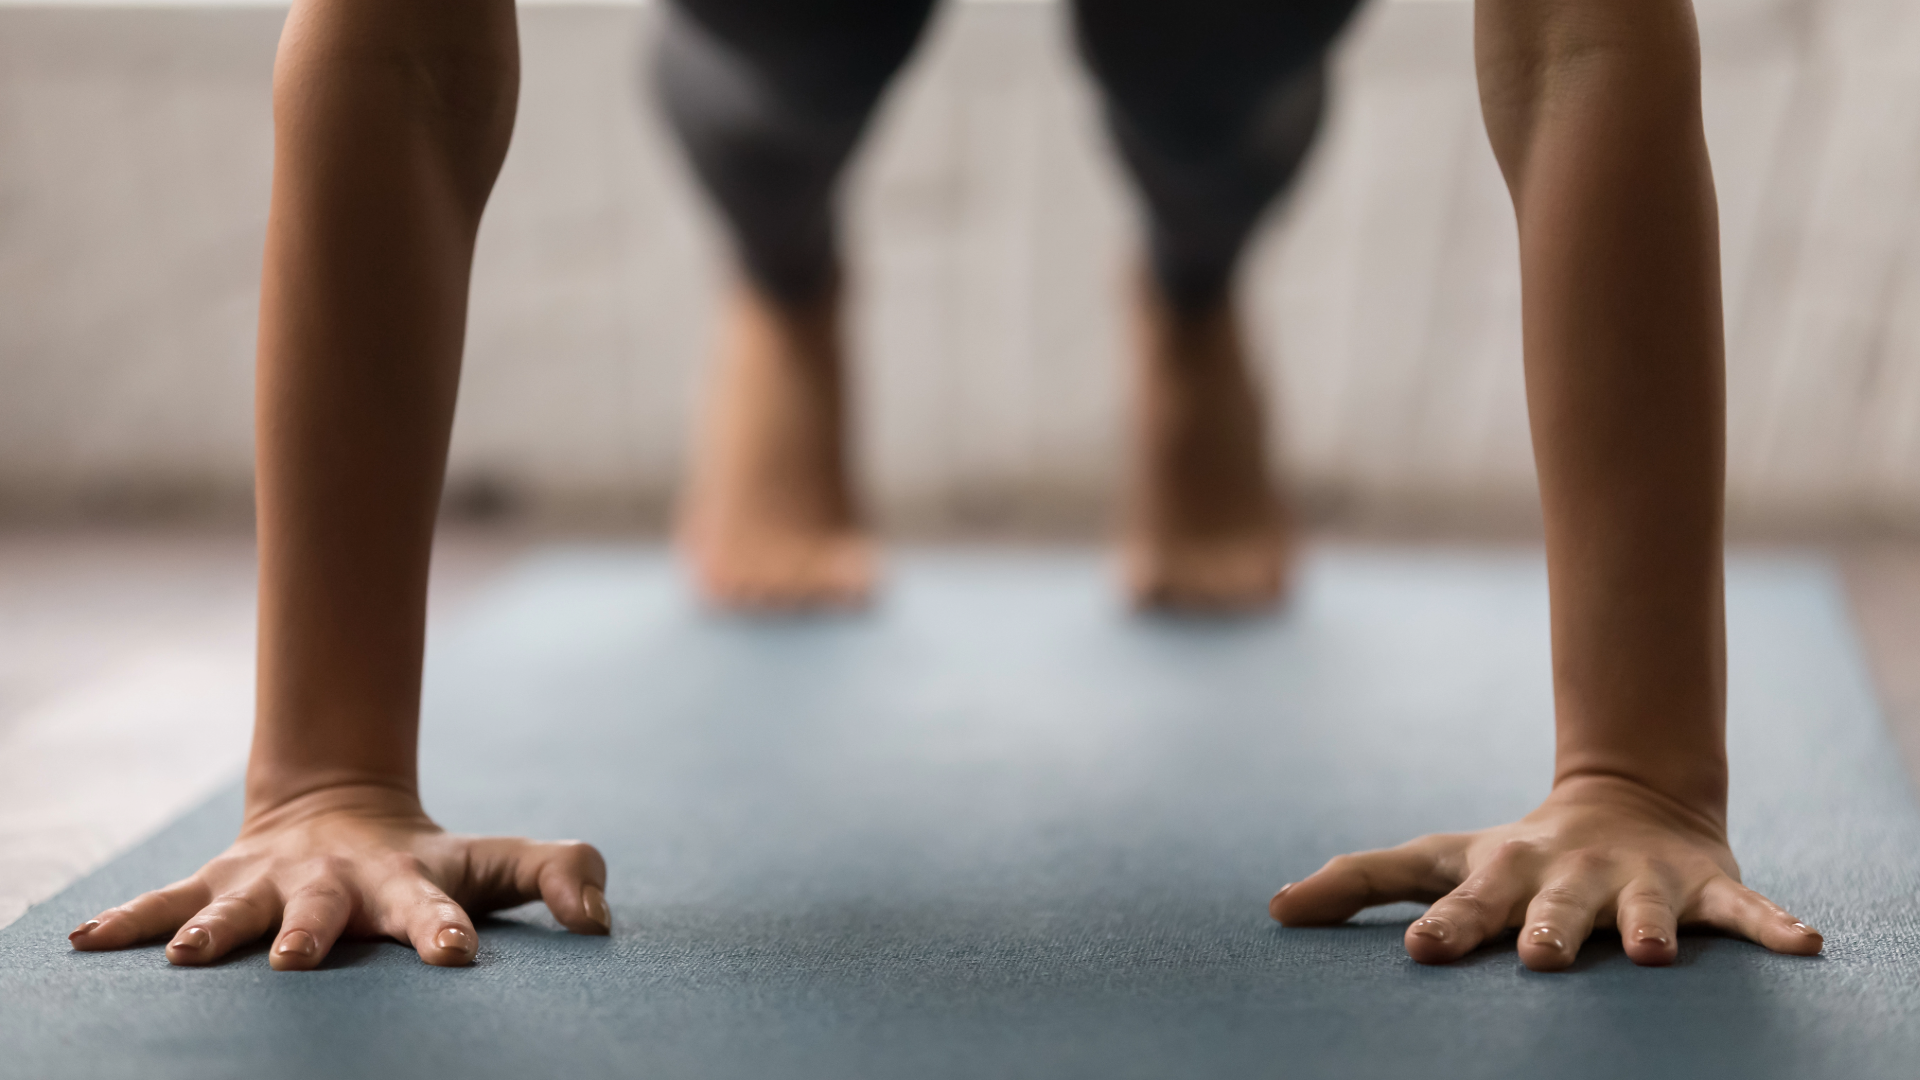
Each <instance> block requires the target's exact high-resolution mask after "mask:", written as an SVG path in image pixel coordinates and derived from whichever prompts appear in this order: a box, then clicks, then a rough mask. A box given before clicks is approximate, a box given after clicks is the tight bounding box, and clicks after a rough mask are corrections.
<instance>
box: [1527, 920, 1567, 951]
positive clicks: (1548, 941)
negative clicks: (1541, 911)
mask: <svg viewBox="0 0 1920 1080" xmlns="http://www.w3.org/2000/svg"><path fill="white" fill-rule="evenodd" d="M1529 936H1530V937H1532V939H1533V943H1534V944H1535V945H1545V946H1546V947H1547V948H1549V949H1552V950H1553V951H1555V952H1559V951H1561V950H1563V949H1565V948H1566V947H1567V943H1566V942H1564V941H1562V940H1560V936H1559V935H1558V934H1555V933H1554V932H1553V927H1551V926H1536V927H1534V928H1533V933H1532V934H1531V935H1529Z"/></svg>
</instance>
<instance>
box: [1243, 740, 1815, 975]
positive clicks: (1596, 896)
mask: <svg viewBox="0 0 1920 1080" xmlns="http://www.w3.org/2000/svg"><path fill="white" fill-rule="evenodd" d="M1403 900H1417V901H1420V902H1422V903H1429V902H1431V903H1432V905H1433V906H1432V907H1430V908H1428V909H1427V913H1426V916H1425V917H1424V918H1421V919H1418V920H1416V921H1415V922H1414V923H1413V925H1411V926H1409V927H1407V937H1406V945H1407V954H1408V955H1410V956H1412V957H1413V958H1414V959H1415V960H1418V961H1419V962H1421V963H1423V964H1445V963H1450V962H1452V961H1454V960H1458V959H1460V958H1461V957H1463V956H1465V955H1466V954H1467V953H1469V952H1472V951H1473V950H1474V949H1475V948H1477V947H1478V946H1479V945H1480V944H1481V943H1482V942H1484V941H1486V940H1487V939H1488V938H1490V937H1493V936H1495V935H1497V934H1499V933H1501V932H1502V931H1504V930H1507V929H1509V928H1512V927H1519V928H1521V929H1522V932H1521V935H1520V943H1519V949H1520V959H1521V961H1522V962H1523V963H1525V964H1526V965H1527V966H1528V967H1529V968H1532V969H1533V970H1535V971H1559V970H1560V969H1562V968H1565V967H1567V966H1568V965H1570V964H1572V963H1573V959H1574V957H1575V956H1576V955H1577V954H1578V953H1579V951H1580V944H1581V943H1582V942H1584V941H1585V940H1586V939H1587V935H1589V934H1591V933H1592V932H1593V928H1594V927H1595V926H1615V927H1618V928H1619V929H1620V937H1621V939H1622V942H1623V943H1624V945H1625V946H1626V950H1627V956H1628V957H1630V958H1631V959H1632V960H1633V962H1634V963H1636V964H1650V965H1661V964H1671V963H1673V960H1674V956H1675V955H1676V954H1677V953H1678V951H1679V946H1678V943H1677V940H1676V939H1677V937H1678V928H1679V927H1680V926H1693V925H1698V926H1710V927H1713V928H1715V929H1718V930H1723V931H1726V932H1727V933H1730V934H1737V935H1739V936H1741V937H1745V938H1748V939H1750V940H1752V941H1757V942H1759V943H1760V944H1762V945H1765V946H1766V947H1767V948H1769V949H1772V950H1773V951H1775V952H1781V953H1792V954H1794V955H1798V956H1811V955H1813V954H1814V953H1817V952H1819V951H1820V948H1821V945H1822V944H1823V941H1822V939H1821V937H1820V934H1819V932H1818V931H1815V930H1814V929H1813V928H1812V927H1809V926H1807V925H1806V924H1805V923H1803V922H1801V921H1799V920H1798V919H1796V918H1794V917H1793V916H1792V915H1789V914H1788V913H1787V912H1785V911H1783V910H1781V909H1780V908H1779V907H1778V906H1776V905H1775V904H1774V903H1773V902H1772V901H1771V900H1768V899H1767V898H1766V897H1764V896H1761V895H1760V894H1759V893H1757V892H1754V891H1753V890H1752V889H1749V888H1747V887H1746V886H1744V885H1742V884H1740V867H1739V865H1738V864H1736V863H1735V862H1734V860H1733V852H1732V851H1731V850H1730V849H1729V848H1728V847H1727V840H1726V834H1725V830H1724V828H1722V827H1721V826H1720V825H1719V824H1718V823H1717V822H1716V821H1715V820H1713V819H1712V818H1710V817H1708V816H1706V815H1703V814H1700V813H1699V812H1697V811H1694V810H1692V809H1689V808H1687V807H1686V806H1684V805H1683V804H1681V803H1680V802H1678V801H1676V800H1674V799H1672V798H1670V797H1668V796H1665V795H1661V794H1659V793H1656V792H1654V791H1653V790H1652V789H1650V788H1647V787H1645V786H1642V785H1640V784H1638V783H1635V782H1633V781H1630V780H1626V779H1622V778H1618V777H1610V776H1587V777H1575V778H1572V779H1568V780H1563V781H1562V782H1560V783H1558V784H1556V785H1555V786H1554V790H1553V793H1552V794H1550V795H1548V796H1547V799H1546V801H1545V802H1543V803H1541V804H1540V807H1539V808H1538V809H1536V810H1535V811H1534V812H1533V813H1531V814H1528V815H1527V816H1526V817H1524V818H1522V819H1520V820H1519V821H1516V822H1514V823H1513V824H1511V825H1502V826H1500V827H1498V828H1493V829H1483V830H1481V831H1480V832H1474V833H1455V834H1446V835H1442V834H1435V835H1432V836H1423V837H1420V838H1419V839H1417V840H1411V841H1408V842H1407V843H1405V844H1402V845H1400V846H1399V847H1396V848H1388V849H1385V850H1381V851H1363V852H1360V853H1358V854H1354V855H1342V856H1339V857H1338V858H1335V859H1333V860H1332V861H1331V862H1328V863H1327V865H1325V866H1323V867H1321V868H1320V869H1319V870H1318V871H1317V872H1315V873H1314V875H1313V876H1312V877H1309V878H1307V879H1306V880H1304V881H1301V882H1299V883H1297V884H1293V885H1288V886H1286V887H1285V888H1282V889H1281V890H1280V891H1279V893H1277V894H1276V895H1275V896H1274V898H1273V902H1272V904H1271V905H1270V906H1269V910H1270V911H1271V913H1272V914H1273V917H1274V918H1275V919H1277V920H1278V921H1280V922H1281V923H1283V924H1284V925H1287V926H1323V925H1328V924H1332V923H1340V922H1345V921H1346V920H1347V919H1348V918H1349V917H1351V916H1352V915H1353V914H1354V913H1355V912H1357V911H1359V910H1360V909H1362V908H1366V907H1371V906H1373V905H1375V904H1390V903H1395V902H1398V901H1403Z"/></svg>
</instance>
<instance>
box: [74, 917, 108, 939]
mask: <svg viewBox="0 0 1920 1080" xmlns="http://www.w3.org/2000/svg"><path fill="white" fill-rule="evenodd" d="M98 929H100V920H99V919H88V920H87V921H86V922H83V923H81V924H80V925H79V926H78V927H77V928H75V929H74V931H73V933H71V934H68V935H67V940H68V941H79V940H80V939H81V938H83V937H86V936H87V935H88V934H91V933H93V932H94V931H95V930H98Z"/></svg>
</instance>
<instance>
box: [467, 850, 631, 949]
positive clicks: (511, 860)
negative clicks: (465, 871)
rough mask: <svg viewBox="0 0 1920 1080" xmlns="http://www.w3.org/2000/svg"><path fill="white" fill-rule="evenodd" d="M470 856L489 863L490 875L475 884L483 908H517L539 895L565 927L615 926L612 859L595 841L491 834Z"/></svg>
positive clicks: (587, 930)
mask: <svg viewBox="0 0 1920 1080" xmlns="http://www.w3.org/2000/svg"><path fill="white" fill-rule="evenodd" d="M471 855H472V861H473V863H474V864H475V865H476V866H479V867H483V868H486V877H487V878H488V880H487V881H484V882H480V881H477V882H475V883H474V884H475V886H476V889H477V892H478V894H479V897H478V898H477V899H476V900H475V905H476V907H477V908H478V909H479V910H484V911H495V910H499V909H500V908H507V907H513V906H515V905H517V904H524V903H526V902H527V901H529V900H532V899H534V898H536V897H537V898H539V899H541V900H543V901H545V902H546V905H547V910H549V911H551V912H553V917H554V918H555V919H557V920H559V922H560V925H561V926H564V927H566V928H567V929H569V930H571V931H573V932H574V933H576V934H605V933H609V932H611V931H612V929H613V916H612V913H611V912H610V911H609V910H608V909H607V894H606V888H607V861H606V859H604V858H602V857H601V855H600V852H599V851H598V850H597V849H595V848H594V846H593V845H592V844H583V843H581V842H580V841H578V840H562V841H558V842H553V843H535V842H534V841H531V840H518V839H507V838H490V839H485V840H475V841H473V844H472V847H471Z"/></svg>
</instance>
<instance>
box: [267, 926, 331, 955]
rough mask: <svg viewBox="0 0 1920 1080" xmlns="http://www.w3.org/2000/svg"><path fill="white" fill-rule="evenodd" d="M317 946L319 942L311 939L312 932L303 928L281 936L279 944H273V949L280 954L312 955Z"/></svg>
mask: <svg viewBox="0 0 1920 1080" xmlns="http://www.w3.org/2000/svg"><path fill="white" fill-rule="evenodd" d="M319 947H320V943H319V942H317V941H315V940H313V935H312V934H309V933H307V932H306V931H305V930H295V931H293V932H292V933H290V934H288V935H287V936H286V937H283V938H281V939H280V944H278V945H275V946H274V947H273V951H274V952H277V953H279V954H280V955H281V956H312V955H313V951H314V950H315V949H317V948H319Z"/></svg>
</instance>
